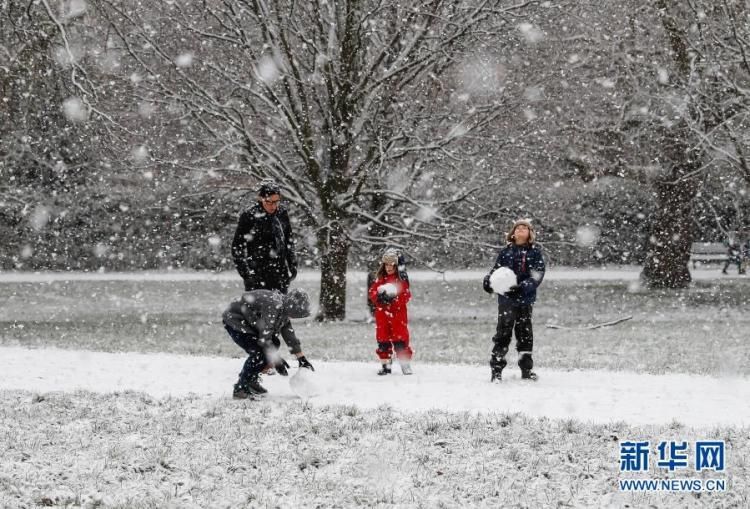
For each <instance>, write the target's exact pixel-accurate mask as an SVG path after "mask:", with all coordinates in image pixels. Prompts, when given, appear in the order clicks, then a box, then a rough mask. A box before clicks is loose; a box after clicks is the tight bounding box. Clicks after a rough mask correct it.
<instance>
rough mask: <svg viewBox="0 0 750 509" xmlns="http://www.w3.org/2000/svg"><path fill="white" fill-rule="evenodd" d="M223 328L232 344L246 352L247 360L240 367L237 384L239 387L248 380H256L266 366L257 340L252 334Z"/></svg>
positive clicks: (264, 356)
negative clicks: (230, 338) (232, 341)
mask: <svg viewBox="0 0 750 509" xmlns="http://www.w3.org/2000/svg"><path fill="white" fill-rule="evenodd" d="M224 328H225V329H226V330H227V332H228V333H229V335H230V336H231V337H232V339H233V340H234V342H235V343H237V345H238V346H239V347H240V348H242V349H243V350H245V352H247V359H246V360H245V365H244V366H242V371H240V379H239V382H238V383H239V384H240V385H246V384H247V383H248V382H249V381H250V380H253V379H255V378H257V377H258V374H259V373H260V372H261V371H262V370H263V368H264V367H265V366H266V355H265V354H264V353H263V350H262V349H261V347H260V345H259V344H258V338H256V337H255V336H253V335H252V334H245V333H244V332H240V331H236V330H234V329H232V328H231V327H229V326H227V325H225V326H224Z"/></svg>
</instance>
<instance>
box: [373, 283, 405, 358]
mask: <svg viewBox="0 0 750 509" xmlns="http://www.w3.org/2000/svg"><path fill="white" fill-rule="evenodd" d="M387 283H391V284H393V285H395V286H396V288H397V293H396V298H395V299H394V300H393V301H392V302H390V303H389V304H382V303H380V302H378V288H380V287H381V286H382V285H384V284H387ZM368 293H369V297H370V302H372V303H373V304H374V305H375V338H376V339H377V340H378V342H383V341H404V342H406V343H407V344H408V342H409V328H408V323H409V317H408V315H407V313H406V303H407V302H409V301H410V300H411V292H410V291H409V283H408V281H404V280H402V279H400V278H399V277H398V273H394V274H391V275H390V276H388V275H386V276H385V277H383V278H378V279H376V280H375V282H374V283H373V284H372V285H371V286H370V290H369V292H368Z"/></svg>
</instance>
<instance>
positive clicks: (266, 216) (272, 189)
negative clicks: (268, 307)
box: [232, 181, 297, 293]
mask: <svg viewBox="0 0 750 509" xmlns="http://www.w3.org/2000/svg"><path fill="white" fill-rule="evenodd" d="M280 202H281V190H280V187H279V186H278V184H276V183H275V182H272V181H264V182H263V183H262V184H261V186H260V188H259V189H258V203H256V204H255V205H254V206H252V207H251V208H250V209H248V210H246V211H244V212H243V213H242V214H240V219H239V222H238V224H237V230H236V231H235V233H234V240H233V241H232V258H233V259H234V264H235V266H236V267H237V272H239V274H240V277H242V279H243V281H244V283H245V291H251V290H279V291H281V292H282V293H286V291H287V289H288V288H289V283H291V282H292V281H293V280H294V278H295V277H296V276H297V257H296V256H295V254H294V239H293V237H292V226H291V224H290V222H289V214H288V213H287V211H286V208H284V207H283V206H281V205H280Z"/></svg>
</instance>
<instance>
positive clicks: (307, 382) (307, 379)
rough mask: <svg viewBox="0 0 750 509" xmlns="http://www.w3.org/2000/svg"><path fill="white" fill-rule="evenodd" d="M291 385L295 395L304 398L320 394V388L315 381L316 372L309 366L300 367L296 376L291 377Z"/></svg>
mask: <svg viewBox="0 0 750 509" xmlns="http://www.w3.org/2000/svg"><path fill="white" fill-rule="evenodd" d="M289 387H291V389H292V392H293V393H294V394H295V396H297V397H299V398H302V399H309V398H312V397H314V396H317V395H318V394H320V389H319V388H318V385H317V384H316V383H315V373H314V372H313V371H312V370H310V369H308V368H299V369H298V370H297V372H296V373H295V374H294V376H292V377H290V378H289Z"/></svg>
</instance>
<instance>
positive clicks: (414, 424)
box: [0, 267, 750, 507]
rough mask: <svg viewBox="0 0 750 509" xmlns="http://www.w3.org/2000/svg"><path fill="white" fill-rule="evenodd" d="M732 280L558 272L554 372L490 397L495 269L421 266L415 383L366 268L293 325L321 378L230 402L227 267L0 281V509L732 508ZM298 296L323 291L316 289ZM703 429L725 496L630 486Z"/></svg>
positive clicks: (233, 356)
mask: <svg viewBox="0 0 750 509" xmlns="http://www.w3.org/2000/svg"><path fill="white" fill-rule="evenodd" d="M717 274H718V271H714V270H699V271H696V272H695V273H694V280H695V282H694V283H693V285H692V287H691V288H689V289H686V290H683V291H679V292H663V293H659V292H654V291H649V292H646V291H644V290H642V289H641V288H640V287H639V285H638V278H637V275H638V272H637V269H636V268H629V267H624V268H616V269H609V270H602V269H593V270H578V269H564V268H559V269H557V270H556V269H554V268H553V269H552V270H550V271H549V272H548V274H547V279H546V280H545V283H544V285H543V286H542V287H541V289H540V296H539V301H538V304H537V306H535V309H534V312H535V319H534V320H535V327H536V329H535V360H536V371H537V372H538V373H539V376H540V379H539V381H537V382H528V381H523V380H521V379H520V376H519V373H518V371H517V368H516V367H515V365H514V363H513V362H511V363H510V365H509V367H508V368H507V373H508V374H507V376H506V377H505V379H504V381H503V383H502V384H490V383H489V368H488V365H487V357H488V355H489V350H490V349H491V340H490V338H491V336H492V334H493V333H494V325H495V324H494V315H495V304H494V301H493V298H492V297H490V296H488V295H486V294H484V293H483V292H482V290H481V276H482V272H481V271H463V272H449V273H446V274H437V273H429V272H414V273H413V274H412V275H411V279H412V292H413V294H414V300H413V301H412V303H411V304H410V315H411V320H412V322H411V328H412V334H413V340H412V341H413V346H414V348H415V350H416V356H415V359H414V362H413V366H414V370H415V374H414V375H413V376H411V377H406V376H403V375H401V374H400V371H399V370H398V369H397V368H396V369H395V370H394V374H393V375H391V376H388V377H378V376H376V374H375V372H376V370H377V361H376V360H375V355H374V349H375V346H376V345H375V340H374V325H373V324H371V323H369V321H368V320H367V316H368V313H367V308H366V306H365V299H364V275H363V274H360V273H352V274H350V277H349V291H348V296H349V300H348V302H347V307H348V309H347V312H348V316H349V317H350V318H349V319H348V320H347V321H345V322H337V323H322V324H321V323H316V322H314V321H313V320H311V319H308V320H302V321H299V322H297V323H296V324H295V328H296V329H297V333H298V336H299V337H300V339H301V341H302V345H303V349H304V351H305V353H306V355H307V357H308V358H309V359H310V360H311V361H312V363H313V364H314V366H315V368H316V371H315V372H314V373H309V374H308V373H307V372H305V373H304V374H305V375H306V376H305V380H304V388H305V391H302V392H301V391H300V390H299V387H296V388H295V387H293V386H292V385H293V384H290V380H297V381H299V377H300V376H301V375H300V374H298V370H297V368H296V365H295V364H296V363H294V362H292V365H293V369H292V370H291V373H290V374H291V375H292V376H291V377H289V378H285V377H281V376H279V375H274V376H265V377H264V378H263V384H264V385H265V386H266V387H267V388H268V390H269V394H268V395H267V396H265V397H263V398H261V399H258V400H251V401H237V400H232V398H231V386H232V383H233V382H234V381H235V380H236V375H237V372H238V371H239V369H240V367H241V364H242V356H241V355H240V354H241V353H242V352H241V350H240V349H239V348H238V347H237V346H236V345H234V344H233V343H232V342H231V340H230V339H229V337H228V336H226V333H225V332H224V330H223V328H222V327H221V324H220V316H221V310H222V309H223V307H224V306H225V305H226V304H227V303H228V302H229V301H230V300H231V299H232V298H234V297H236V296H237V295H238V294H239V292H240V290H241V288H240V285H239V284H238V282H237V279H236V277H234V276H233V275H232V274H225V273H221V274H213V273H196V272H192V273H188V272H183V273H174V272H170V273H146V274H144V273H141V274H101V273H72V274H55V273H37V274H32V273H2V274H0V288H2V293H1V294H0V295H2V297H0V299H1V300H2V302H1V304H2V308H0V309H1V311H0V316H1V317H2V319H1V320H0V322H1V323H2V336H1V337H2V341H1V343H2V344H1V345H0V359H1V361H0V362H1V363H2V366H1V367H2V369H0V398H2V406H0V408H2V409H3V410H2V414H0V415H1V417H0V429H2V430H3V433H2V435H0V437H2V438H1V439H0V447H2V450H3V455H2V460H0V464H1V465H2V468H0V472H1V473H0V506H3V507H6V506H7V507H30V506H34V505H58V506H79V505H80V506H85V507H240V506H248V507H302V506H304V507H308V506H320V507H333V506H340V507H352V506H368V507H369V506H374V507H459V506H471V507H501V506H511V507H553V506H554V507H557V506H571V507H581V506H589V507H625V506H630V507H640V506H644V505H654V506H658V507H672V506H679V507H709V506H710V507H741V506H744V505H745V504H746V503H747V501H748V495H750V487H748V484H747V479H748V478H749V477H750V476H749V475H748V474H749V472H748V464H747V460H746V457H747V454H748V453H749V452H750V440H748V429H749V427H750V405H748V404H747V401H748V400H750V378H748V375H749V374H750V368H748V366H750V362H748V361H749V360H750V354H749V353H748V349H747V346H746V344H745V341H746V338H747V337H748V332H750V313H748V311H750V292H748V289H749V288H750V287H749V286H748V285H750V280H748V279H747V278H743V277H737V276H729V277H726V276H725V277H723V278H720V277H719V276H718V275H717ZM298 284H299V285H300V286H301V287H303V288H305V289H306V290H308V291H309V292H310V293H311V294H313V295H314V294H315V292H316V291H317V290H316V289H317V285H318V277H317V275H316V274H315V273H312V272H309V273H302V274H301V275H300V277H299V279H298ZM631 317H632V318H631ZM622 318H628V319H627V320H625V321H622V322H619V323H616V324H614V325H610V326H604V327H597V324H599V325H600V324H603V323H611V322H615V321H617V320H618V319H622ZM290 360H291V358H290ZM295 377H297V378H295ZM699 439H701V440H702V439H715V440H724V441H725V443H726V447H727V450H726V469H725V472H723V473H721V474H718V473H714V472H711V473H710V474H713V477H714V478H722V479H726V480H727V484H728V488H727V489H726V490H725V491H723V492H720V493H705V492H704V493H696V492H684V493H677V492H664V493H658V492H653V493H649V492H627V491H621V490H620V489H619V488H618V481H619V480H621V479H626V478H632V477H638V476H637V475H634V474H632V473H627V472H624V473H623V472H621V471H620V468H619V467H620V465H619V459H620V457H619V454H620V450H619V444H620V443H621V442H623V441H627V440H636V441H638V440H650V441H651V442H653V443H656V442H657V441H661V440H679V441H687V442H691V441H695V440H699ZM649 474H650V475H649V476H648V477H650V478H663V479H670V478H674V479H682V478H694V477H701V475H702V474H696V472H695V471H679V470H677V471H675V472H669V471H667V470H658V469H655V468H654V469H652V471H651V472H649ZM703 477H706V476H703ZM708 477H712V476H711V475H709V476H708Z"/></svg>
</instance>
